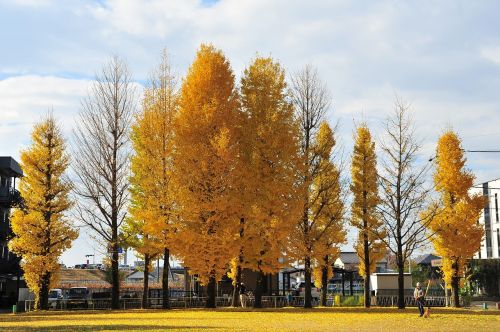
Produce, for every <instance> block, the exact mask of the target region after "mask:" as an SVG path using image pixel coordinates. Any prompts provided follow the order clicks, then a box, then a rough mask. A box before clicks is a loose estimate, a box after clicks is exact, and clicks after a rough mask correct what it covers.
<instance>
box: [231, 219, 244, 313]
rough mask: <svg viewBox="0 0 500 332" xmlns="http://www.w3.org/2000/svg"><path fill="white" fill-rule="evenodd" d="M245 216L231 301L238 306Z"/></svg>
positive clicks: (232, 304)
mask: <svg viewBox="0 0 500 332" xmlns="http://www.w3.org/2000/svg"><path fill="white" fill-rule="evenodd" d="M244 227H245V218H240V253H239V255H238V266H237V267H236V275H235V277H234V279H235V280H234V288H233V299H232V301H231V306H232V307H237V306H238V302H239V298H240V296H239V290H240V283H241V265H242V264H243V244H242V241H243V236H244V232H245V228H244Z"/></svg>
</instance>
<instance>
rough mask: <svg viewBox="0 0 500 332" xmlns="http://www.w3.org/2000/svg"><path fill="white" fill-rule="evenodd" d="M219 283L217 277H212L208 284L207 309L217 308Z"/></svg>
mask: <svg viewBox="0 0 500 332" xmlns="http://www.w3.org/2000/svg"><path fill="white" fill-rule="evenodd" d="M216 283H217V281H216V280H215V277H210V278H209V279H208V284H207V302H206V303H205V308H215V307H216V302H215V300H216V296H217V294H216V293H217V285H216Z"/></svg>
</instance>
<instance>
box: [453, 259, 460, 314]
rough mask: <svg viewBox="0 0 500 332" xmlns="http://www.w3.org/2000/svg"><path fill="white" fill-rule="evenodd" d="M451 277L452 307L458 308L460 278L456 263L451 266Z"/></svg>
mask: <svg viewBox="0 0 500 332" xmlns="http://www.w3.org/2000/svg"><path fill="white" fill-rule="evenodd" d="M452 268H453V276H452V277H451V293H452V294H451V295H452V298H453V303H452V305H453V307H455V308H459V307H460V296H459V294H458V291H459V288H460V277H459V276H458V262H454V263H453V265H452Z"/></svg>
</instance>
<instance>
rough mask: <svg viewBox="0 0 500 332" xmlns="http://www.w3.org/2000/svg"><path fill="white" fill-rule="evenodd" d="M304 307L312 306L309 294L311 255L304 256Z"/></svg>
mask: <svg viewBox="0 0 500 332" xmlns="http://www.w3.org/2000/svg"><path fill="white" fill-rule="evenodd" d="M304 268H305V272H304V284H305V285H304V286H305V287H304V308H312V294H311V257H310V256H306V257H305V258H304Z"/></svg>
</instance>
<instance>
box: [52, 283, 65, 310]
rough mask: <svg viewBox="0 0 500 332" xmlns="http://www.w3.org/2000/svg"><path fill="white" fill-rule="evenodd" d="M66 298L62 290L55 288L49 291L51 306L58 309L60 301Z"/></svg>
mask: <svg viewBox="0 0 500 332" xmlns="http://www.w3.org/2000/svg"><path fill="white" fill-rule="evenodd" d="M63 298H64V296H63V291H62V289H60V288H54V289H51V290H50V291H49V306H50V307H52V308H53V309H56V308H57V306H58V304H59V303H60V301H61V300H62V299H63Z"/></svg>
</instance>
